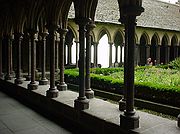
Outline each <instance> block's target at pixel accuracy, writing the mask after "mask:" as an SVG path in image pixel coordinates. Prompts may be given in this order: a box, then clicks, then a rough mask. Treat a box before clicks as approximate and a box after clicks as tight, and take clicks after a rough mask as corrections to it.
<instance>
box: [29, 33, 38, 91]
mask: <svg viewBox="0 0 180 134" xmlns="http://www.w3.org/2000/svg"><path fill="white" fill-rule="evenodd" d="M36 33H37V31H36V30H31V31H30V33H29V34H30V40H31V82H30V83H29V84H28V89H29V90H36V89H38V84H37V82H36V81H35V79H36V78H35V76H36V75H35V71H36V41H35V40H36V37H35V34H36Z"/></svg>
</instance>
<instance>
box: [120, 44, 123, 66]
mask: <svg viewBox="0 0 180 134" xmlns="http://www.w3.org/2000/svg"><path fill="white" fill-rule="evenodd" d="M122 47H123V44H122V45H120V65H122Z"/></svg>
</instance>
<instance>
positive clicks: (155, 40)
mask: <svg viewBox="0 0 180 134" xmlns="http://www.w3.org/2000/svg"><path fill="white" fill-rule="evenodd" d="M152 42H155V43H156V44H155V45H160V38H159V35H158V33H157V32H155V33H154V35H153V36H152V38H151V45H152Z"/></svg>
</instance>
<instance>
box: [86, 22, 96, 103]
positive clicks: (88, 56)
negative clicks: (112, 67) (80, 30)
mask: <svg viewBox="0 0 180 134" xmlns="http://www.w3.org/2000/svg"><path fill="white" fill-rule="evenodd" d="M93 28H95V24H94V23H93V22H92V21H90V22H89V24H88V25H87V26H86V29H87V32H86V78H85V85H86V90H85V95H86V97H87V98H88V99H92V98H94V91H93V90H92V89H91V85H90V84H91V77H90V67H91V31H92V30H93Z"/></svg>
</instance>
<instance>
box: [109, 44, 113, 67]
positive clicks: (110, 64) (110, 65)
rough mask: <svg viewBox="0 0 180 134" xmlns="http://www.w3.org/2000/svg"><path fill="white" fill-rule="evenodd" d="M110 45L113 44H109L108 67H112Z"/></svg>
mask: <svg viewBox="0 0 180 134" xmlns="http://www.w3.org/2000/svg"><path fill="white" fill-rule="evenodd" d="M112 45H113V43H112V42H110V43H109V67H112Z"/></svg>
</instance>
